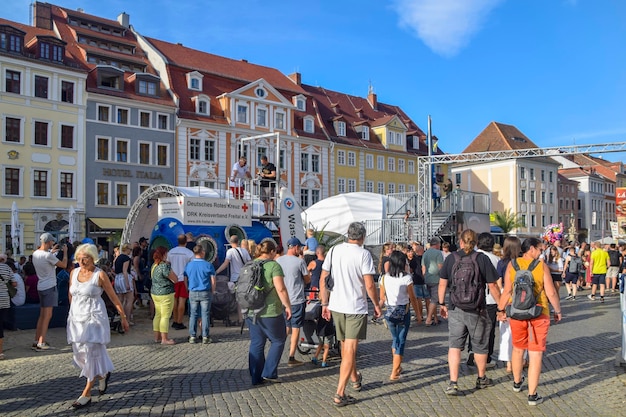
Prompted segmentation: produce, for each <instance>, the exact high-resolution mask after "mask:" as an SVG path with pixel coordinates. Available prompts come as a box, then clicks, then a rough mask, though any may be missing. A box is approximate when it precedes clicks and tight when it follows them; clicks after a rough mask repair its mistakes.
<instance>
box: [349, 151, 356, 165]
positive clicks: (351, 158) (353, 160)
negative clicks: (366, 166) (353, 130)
mask: <svg viewBox="0 0 626 417" xmlns="http://www.w3.org/2000/svg"><path fill="white" fill-rule="evenodd" d="M348 166H350V167H355V166H356V153H355V152H351V151H349V152H348Z"/></svg>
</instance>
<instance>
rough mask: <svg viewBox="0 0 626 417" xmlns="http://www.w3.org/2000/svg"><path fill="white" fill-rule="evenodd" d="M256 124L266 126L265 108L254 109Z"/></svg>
mask: <svg viewBox="0 0 626 417" xmlns="http://www.w3.org/2000/svg"><path fill="white" fill-rule="evenodd" d="M256 125H257V126H261V127H266V126H267V109H262V108H259V109H256Z"/></svg>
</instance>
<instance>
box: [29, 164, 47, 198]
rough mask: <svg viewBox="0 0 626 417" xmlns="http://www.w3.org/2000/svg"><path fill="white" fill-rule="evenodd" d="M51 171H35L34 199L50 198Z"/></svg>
mask: <svg viewBox="0 0 626 417" xmlns="http://www.w3.org/2000/svg"><path fill="white" fill-rule="evenodd" d="M49 177H50V171H48V170H45V169H33V197H49V196H50V190H49V188H48V187H49Z"/></svg>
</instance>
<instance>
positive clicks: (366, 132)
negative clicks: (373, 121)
mask: <svg viewBox="0 0 626 417" xmlns="http://www.w3.org/2000/svg"><path fill="white" fill-rule="evenodd" d="M358 132H359V138H360V139H362V140H370V128H369V127H368V126H360V129H359V130H358Z"/></svg>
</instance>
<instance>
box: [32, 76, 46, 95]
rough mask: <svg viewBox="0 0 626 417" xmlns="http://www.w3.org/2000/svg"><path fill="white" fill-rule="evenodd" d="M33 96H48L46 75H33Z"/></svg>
mask: <svg viewBox="0 0 626 417" xmlns="http://www.w3.org/2000/svg"><path fill="white" fill-rule="evenodd" d="M35 97H39V98H48V77H42V76H41V75H35Z"/></svg>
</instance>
